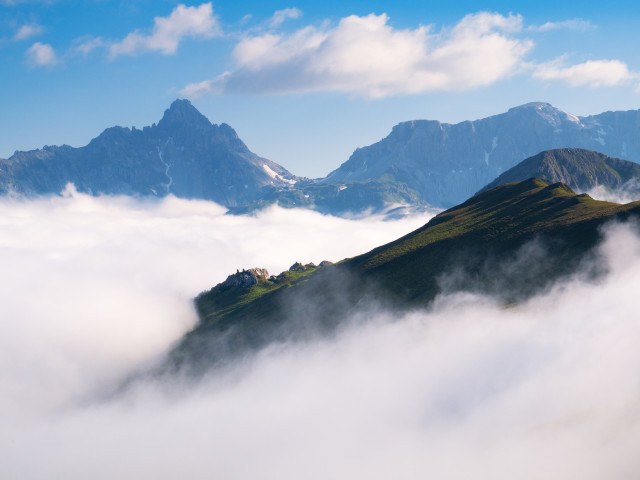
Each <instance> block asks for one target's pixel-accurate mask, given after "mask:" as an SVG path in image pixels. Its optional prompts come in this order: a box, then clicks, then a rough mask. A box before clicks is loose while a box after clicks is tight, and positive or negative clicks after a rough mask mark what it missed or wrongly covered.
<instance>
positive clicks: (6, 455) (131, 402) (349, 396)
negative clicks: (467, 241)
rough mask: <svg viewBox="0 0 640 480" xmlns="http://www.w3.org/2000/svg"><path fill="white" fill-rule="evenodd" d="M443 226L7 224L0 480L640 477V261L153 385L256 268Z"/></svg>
mask: <svg viewBox="0 0 640 480" xmlns="http://www.w3.org/2000/svg"><path fill="white" fill-rule="evenodd" d="M428 218H429V216H425V217H421V218H417V217H413V218H410V219H406V220H401V221H396V222H384V221H382V220H381V219H368V220H344V219H337V218H334V217H328V216H321V215H319V214H316V213H313V212H308V211H300V210H283V209H278V208H274V209H271V210H268V211H265V212H263V213H261V214H259V215H258V216H256V217H246V216H245V217H234V216H229V215H225V214H224V209H223V208H221V207H219V206H217V205H214V204H211V203H208V202H202V201H187V200H179V199H175V198H172V197H169V198H167V199H165V200H162V201H154V202H144V201H136V200H132V199H128V198H118V197H101V198H93V197H88V196H85V195H81V194H78V193H75V192H74V191H73V190H69V191H67V192H66V195H65V196H63V197H50V198H45V199H40V200H32V201H16V200H13V201H11V200H4V201H2V202H0V233H1V234H0V261H1V265H2V269H3V275H2V276H1V277H0V278H1V280H0V281H1V285H0V304H1V305H2V316H1V320H0V328H1V330H0V352H2V353H1V354H0V452H1V453H0V456H1V457H2V459H1V460H2V461H0V477H2V478H21V479H30V478H34V479H40V478H42V479H45V478H46V479H48V478H65V479H75V478H96V479H102V478H104V479H112V478H119V479H129V478H130V479H134V478H135V479H139V478H154V479H164V478H166V479H174V478H194V479H200V478H202V479H205V478H206V479H210V478H266V479H271V478H273V479H275V478H278V479H283V478H323V479H324V478H453V479H458V478H460V479H463V478H464V479H467V478H474V477H476V478H493V479H502V478H504V479H512V478H519V479H529V478H531V479H534V478H535V479H538V478H545V479H556V478H557V479H565V478H581V479H602V478H607V479H615V478H632V477H633V476H634V475H635V474H636V472H637V471H638V469H639V467H640V460H638V455H637V445H638V444H639V441H640V349H639V348H638V347H637V345H638V340H639V339H640V304H638V302H637V298H636V296H635V295H636V294H637V291H638V286H639V285H640V239H639V238H638V235H637V233H636V232H637V227H636V226H635V225H620V224H615V225H610V226H609V227H608V228H607V230H606V236H605V241H604V242H603V243H602V245H601V247H600V249H599V253H598V259H597V261H599V262H602V263H603V264H604V265H605V266H606V268H607V270H608V274H607V275H606V276H605V277H602V278H600V279H598V280H596V281H593V280H585V279H584V276H582V275H580V274H579V273H578V274H576V275H575V276H574V277H572V278H570V279H565V280H564V281H563V282H562V283H559V284H557V285H556V286H554V288H551V289H550V290H549V291H547V292H545V293H544V294H542V295H538V296H536V297H534V298H532V299H530V300H529V301H527V302H526V303H523V304H521V305H518V306H509V307H505V306H504V305H502V304H500V303H498V302H496V301H494V300H493V299H491V298H486V297H482V296H478V295H472V294H465V293H450V294H443V295H441V296H440V297H439V298H438V299H437V301H436V302H435V304H434V305H433V306H431V307H430V308H428V309H425V310H421V311H414V312H410V313H405V314H403V315H399V314H397V313H394V312H388V311H371V310H367V312H363V313H362V314H361V315H360V316H361V317H362V318H358V319H356V321H353V322H352V323H351V326H350V327H348V328H345V329H344V330H342V331H341V332H340V333H339V335H337V336H335V337H332V338H331V339H318V340H316V341H313V342H307V343H304V344H297V343H291V344H276V345H272V346H270V347H267V348H266V349H264V350H263V351H261V352H260V353H259V354H258V355H257V356H256V357H254V358H253V359H252V360H251V361H246V362H240V363H239V364H238V365H237V366H235V367H233V368H229V369H226V370H224V371H218V372H213V373H211V374H210V375H208V376H207V377H205V378H204V379H203V380H202V381H200V382H198V383H195V384H194V383H190V382H189V381H188V380H186V379H181V378H175V379H167V378H164V379H163V380H162V381H161V382H159V381H154V380H149V381H145V382H142V383H140V384H138V385H137V386H136V387H135V388H131V389H129V390H128V391H127V392H126V393H123V394H121V395H115V396H113V395H110V396H108V397H101V396H100V393H101V392H103V391H110V392H111V391H112V390H111V389H112V387H113V386H114V385H117V383H118V382H119V381H120V380H121V379H122V378H125V377H126V376H127V375H128V374H130V373H131V372H133V371H135V370H137V369H140V368H144V366H146V365H151V364H153V363H154V362H157V361H158V360H159V359H160V358H162V355H163V354H164V353H165V352H166V351H167V349H168V348H170V346H171V345H172V344H173V343H174V342H176V341H177V340H178V339H179V338H180V336H181V335H182V334H183V333H184V332H186V331H188V330H189V329H190V328H191V327H192V326H193V325H194V324H195V322H196V320H197V319H196V316H195V313H194V311H193V307H192V304H191V298H192V297H193V296H195V295H196V294H197V293H198V292H200V291H202V290H205V289H208V288H210V287H211V286H212V285H214V284H215V283H218V282H220V281H222V280H224V279H225V278H226V276H227V275H228V274H229V273H232V272H235V270H236V269H237V268H250V267H254V266H259V267H266V268H268V269H269V270H270V272H271V273H278V272H279V271H281V270H283V269H286V268H288V267H289V266H290V265H291V264H292V263H294V262H295V261H301V262H303V263H306V262H310V261H313V262H315V263H318V262H320V261H322V260H324V259H328V260H334V261H335V260H339V259H342V258H344V257H347V256H352V255H355V254H358V253H362V252H364V251H367V250H369V249H371V248H373V247H375V246H378V245H380V244H382V243H385V242H387V241H390V240H393V239H395V238H397V237H399V236H401V235H403V234H405V233H408V232H409V231H411V230H413V229H415V228H417V227H419V226H421V225H422V224H424V223H426V221H427V220H428Z"/></svg>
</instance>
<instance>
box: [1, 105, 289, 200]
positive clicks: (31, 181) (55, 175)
mask: <svg viewBox="0 0 640 480" xmlns="http://www.w3.org/2000/svg"><path fill="white" fill-rule="evenodd" d="M295 181H296V179H295V177H294V176H293V175H292V174H291V173H289V172H288V171H287V170H286V169H284V168H283V167H282V166H280V165H278V164H277V163H274V162H272V161H270V160H267V159H264V158H261V157H259V156H257V155H255V154H254V153H252V152H250V151H249V149H248V148H247V146H246V145H245V144H244V143H243V142H242V141H241V140H240V139H239V138H238V135H237V134H236V132H235V131H234V130H233V128H231V127H230V126H229V125H226V124H224V123H223V124H221V125H212V124H211V123H210V122H209V120H207V118H206V117H204V116H203V115H202V114H201V113H200V112H198V110H196V108H195V107H193V106H192V105H191V103H190V102H189V101H187V100H176V101H175V102H173V104H172V105H171V107H170V108H169V109H168V110H166V111H165V113H164V116H163V117H162V120H160V122H159V123H158V124H157V125H153V126H151V127H145V128H143V129H142V130H138V129H135V128H134V129H130V128H123V127H113V128H109V129H107V130H105V131H104V132H102V134H100V136H98V137H97V138H95V139H93V140H92V141H91V142H90V143H89V144H88V145H87V146H85V147H81V148H72V147H69V146H67V145H63V146H61V147H44V148H43V149H42V150H35V151H30V152H16V153H15V154H14V155H13V156H12V157H11V158H9V159H8V160H0V193H4V194H7V193H12V192H13V193H17V194H22V195H26V196H34V195H40V194H47V193H59V192H60V191H61V190H63V189H64V187H65V185H66V184H67V183H69V182H71V183H73V184H75V187H76V188H77V190H78V191H81V192H87V193H92V194H101V193H104V194H124V195H153V196H158V197H162V196H165V195H167V194H168V193H172V194H174V195H176V196H178V197H183V198H200V199H206V200H212V201H214V202H217V203H220V204H221V205H225V206H233V205H239V204H243V203H247V202H251V201H254V200H257V199H259V198H261V196H262V195H263V193H264V192H263V188H265V187H271V188H282V187H286V186H288V185H290V184H291V183H293V182H295Z"/></svg>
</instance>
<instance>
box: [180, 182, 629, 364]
mask: <svg viewBox="0 0 640 480" xmlns="http://www.w3.org/2000/svg"><path fill="white" fill-rule="evenodd" d="M638 213H640V202H635V203H630V204H627V205H619V204H615V203H609V202H602V201H597V200H594V199H592V198H591V197H589V196H588V195H584V194H583V195H577V194H575V193H574V192H573V191H572V190H571V189H570V188H569V187H568V186H566V185H564V184H561V183H556V184H551V185H549V184H548V183H546V182H544V181H542V180H539V179H529V180H525V181H523V182H519V183H511V184H506V185H502V186H499V187H497V188H494V189H492V190H489V191H487V192H484V193H482V194H478V195H476V196H474V197H473V198H471V199H469V200H467V201H466V202H464V203H463V204H461V205H458V206H457V207H454V208H452V209H449V210H447V211H445V212H443V213H441V214H440V215H438V216H437V217H435V218H433V219H432V220H431V221H430V222H429V223H428V224H426V225H425V226H423V227H422V228H420V229H418V230H416V231H414V232H412V233H410V234H408V235H406V236H404V237H402V238H400V239H398V240H396V241H394V242H391V243H389V244H387V245H383V246H381V247H378V248H376V249H374V250H372V251H370V252H368V253H365V254H363V255H360V256H358V257H354V258H351V259H346V260H343V261H342V262H340V263H339V264H336V265H333V266H331V267H328V268H311V269H308V270H306V271H302V272H294V273H291V272H285V274H284V276H282V275H281V276H279V277H278V278H281V280H279V281H274V280H267V279H266V278H265V279H262V280H260V281H258V282H257V283H256V284H255V285H252V286H250V287H249V288H244V289H230V290H228V291H225V290H224V288H222V287H221V285H222V284H221V285H218V286H216V287H215V288H214V289H212V290H211V291H209V292H207V293H204V294H202V295H200V296H199V297H198V298H197V299H196V305H197V308H198V312H199V314H200V317H201V323H200V325H199V326H198V327H196V329H195V330H194V331H192V332H191V333H190V334H189V335H187V336H186V337H185V339H184V340H183V342H182V343H181V344H180V345H179V346H178V348H177V349H176V350H175V351H174V353H173V356H172V360H173V361H174V362H176V363H177V364H184V363H185V362H186V363H189V362H193V361H194V359H199V361H198V362H196V363H200V364H209V363H211V362H214V363H215V362H216V361H219V360H220V358H221V357H224V356H225V355H226V354H228V351H229V349H231V350H232V351H233V352H234V354H236V353H237V352H243V351H246V350H247V349H252V348H256V347H259V346H261V345H264V344H266V343H269V342H271V341H274V339H275V340H280V341H281V340H282V339H284V338H306V337H308V336H309V335H312V334H315V333H317V332H324V333H326V332H328V331H332V330H334V329H335V328H337V327H339V325H340V324H341V323H342V322H343V321H345V320H346V319H347V318H349V316H350V314H351V313H353V312H354V311H362V310H363V309H366V308H371V307H372V306H375V305H379V304H381V303H383V304H384V305H385V306H386V307H387V308H397V309H400V310H405V309H408V308H415V307H419V306H427V305H428V304H429V302H431V301H432V300H433V299H434V298H435V296H436V295H437V294H438V293H440V292H443V291H458V290H466V291H477V292H483V293H489V294H493V295H497V296H498V297H499V298H501V299H502V300H503V301H504V302H506V303H510V302H514V301H516V302H517V301H519V300H520V299H523V298H527V297H529V296H531V295H533V294H535V293H536V292H537V291H539V290H540V289H541V288H545V287H546V286H548V285H549V284H550V283H551V282H553V281H554V280H557V279H558V278H561V277H562V276H563V275H567V274H570V273H573V272H575V271H576V269H577V268H578V267H579V266H580V264H581V262H582V260H583V259H584V258H585V255H587V254H588V253H589V252H590V251H591V249H592V248H593V247H594V246H596V245H597V243H598V240H599V238H600V235H601V229H600V227H601V226H602V225H603V224H604V223H605V222H607V221H611V220H613V219H619V220H624V219H626V218H627V217H628V216H629V215H631V214H638ZM527 247H528V248H527ZM596 273H597V272H596ZM222 338H224V339H225V340H224V342H223V343H224V348H223V347H222V346H221V345H222V343H221V339H222ZM223 352H227V353H223Z"/></svg>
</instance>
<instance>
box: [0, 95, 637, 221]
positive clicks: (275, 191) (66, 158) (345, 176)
mask: <svg viewBox="0 0 640 480" xmlns="http://www.w3.org/2000/svg"><path fill="white" fill-rule="evenodd" d="M558 148H581V149H588V150H597V151H599V152H602V153H604V154H605V155H606V156H609V157H615V158H621V159H626V160H631V161H634V162H635V161H640V110H632V111H626V112H607V113H602V114H600V115H595V116H589V117H576V116H574V115H571V114H569V113H566V112H563V111H561V110H559V109H557V108H554V107H552V106H551V105H549V104H547V103H529V104H526V105H522V106H520V107H516V108H512V109H511V110H509V111H508V112H506V113H503V114H500V115H495V116H492V117H488V118H484V119H481V120H476V121H467V122H462V123H458V124H455V125H452V124H446V123H440V122H438V121H431V120H416V121H411V122H404V123H400V124H398V125H396V126H395V127H394V128H393V129H392V131H391V133H390V134H389V136H387V137H386V138H384V139H382V140H381V141H379V142H377V143H375V144H373V145H370V146H368V147H363V148H359V149H357V150H356V151H355V152H354V153H353V155H352V156H351V157H350V158H349V159H348V160H347V161H346V162H345V163H343V164H342V165H341V166H340V167H339V168H338V169H336V170H335V171H333V172H331V173H330V174H329V175H327V176H326V177H324V178H320V179H313V180H311V179H307V178H301V177H297V176H295V175H293V174H291V173H290V172H288V171H287V170H286V169H285V168H284V167H282V166H280V165H278V164H277V163H275V162H272V161H270V160H267V159H265V158H262V157H259V156H258V155H256V154H254V153H252V152H251V151H249V149H248V148H247V146H246V145H245V144H244V143H243V142H242V141H241V140H240V139H239V138H238V136H237V134H236V132H235V131H234V130H233V129H232V128H231V127H230V126H228V125H226V124H224V123H223V124H221V125H212V124H211V123H210V122H209V121H208V120H207V119H206V118H205V117H204V116H203V115H202V114H200V112H198V110H196V109H195V107H193V106H192V105H191V103H189V102H188V101H187V100H176V101H175V102H174V103H173V104H172V105H171V107H170V108H169V109H168V110H167V111H166V112H165V114H164V116H163V118H162V120H160V122H159V123H158V124H157V125H153V126H150V127H145V128H143V129H142V130H138V129H135V128H133V129H129V128H122V127H113V128H109V129H107V130H105V131H104V132H103V133H102V134H101V135H99V136H98V137H97V138H95V139H94V140H92V141H91V142H90V143H89V144H88V145H86V146H84V147H81V148H72V147H69V146H65V145H63V146H61V147H44V148H43V149H41V150H34V151H30V152H16V153H15V154H14V155H13V156H11V157H10V158H9V159H7V160H2V159H0V194H12V193H13V194H18V195H26V196H34V195H41V194H48V193H58V192H60V191H62V190H63V189H64V187H65V185H66V184H67V183H69V182H71V183H74V184H75V186H76V188H77V189H78V190H79V191H81V192H87V193H91V194H101V193H105V194H125V195H153V196H157V197H162V196H164V195H167V194H169V193H171V194H173V195H176V196H178V197H183V198H201V199H206V200H212V201H215V202H217V203H220V204H221V205H224V206H226V207H228V208H230V209H231V212H232V213H246V212H250V211H253V210H256V209H260V208H263V207H265V206H268V205H271V204H274V203H278V204H280V205H282V206H285V207H305V208H311V209H314V210H317V211H320V212H323V213H331V214H337V215H349V214H354V213H355V214H358V213H363V212H387V213H389V212H390V213H391V215H393V214H398V215H401V214H403V213H405V212H406V211H411V210H414V209H416V208H418V209H419V208H424V207H427V206H434V207H438V208H447V207H450V206H451V205H455V204H457V203H459V202H461V201H463V200H464V199H466V198H468V197H469V196H471V195H473V194H474V193H475V192H477V191H478V190H480V189H481V188H483V187H484V186H485V185H487V184H489V183H490V182H492V181H493V180H494V179H495V178H496V177H498V176H499V175H501V174H503V173H505V172H506V171H507V170H509V169H510V168H512V167H514V166H515V165H517V164H518V163H519V162H521V161H522V160H523V159H526V158H528V157H532V156H534V155H537V154H538V153H540V152H542V151H546V150H550V149H558ZM565 157H566V156H565ZM566 158H568V157H566ZM566 158H565V159H564V160H566ZM564 160H562V161H564ZM527 165H529V164H527ZM574 167H576V168H577V167H579V165H576V164H575V162H574ZM523 168H524V167H523ZM527 168H529V167H527ZM566 168H569V167H568V166H567V167H566ZM571 168H573V167H571ZM532 173H533V170H532ZM573 174H574V175H577V176H580V175H582V177H581V178H586V176H588V172H584V173H583V174H579V173H577V172H576V171H573ZM595 174H597V178H596V177H594V179H595V180H594V181H597V183H598V185H605V186H609V187H611V188H619V187H621V185H622V184H620V182H619V181H618V177H616V176H615V175H614V176H611V175H607V174H606V172H605V170H602V169H600V170H597V171H595ZM585 175H586V176H585ZM519 178H520V177H519ZM576 178H577V177H576ZM620 178H622V177H620ZM557 179H559V180H560V179H564V177H563V178H560V177H558V178H557ZM610 181H612V182H613V184H611V185H609V182H610ZM567 183H569V184H571V185H574V184H572V183H571V182H567ZM575 185H578V184H575Z"/></svg>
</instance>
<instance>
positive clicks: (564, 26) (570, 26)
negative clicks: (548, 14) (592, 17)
mask: <svg viewBox="0 0 640 480" xmlns="http://www.w3.org/2000/svg"><path fill="white" fill-rule="evenodd" d="M594 28H596V26H595V25H594V24H593V23H591V22H590V21H589V20H584V19H582V18H572V19H570V20H563V21H561V22H547V23H544V24H542V25H540V26H531V27H529V29H530V30H537V31H539V32H549V31H551V30H576V31H579V32H586V31H588V30H593V29H594Z"/></svg>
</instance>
